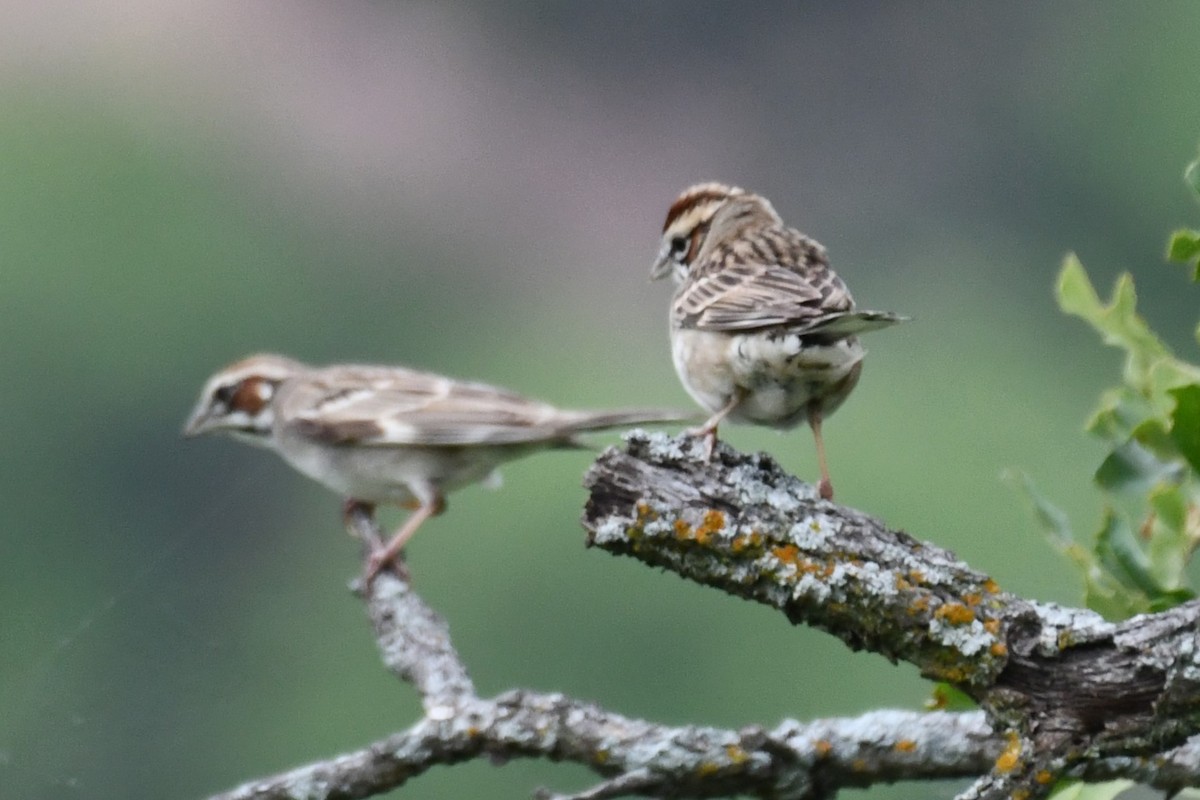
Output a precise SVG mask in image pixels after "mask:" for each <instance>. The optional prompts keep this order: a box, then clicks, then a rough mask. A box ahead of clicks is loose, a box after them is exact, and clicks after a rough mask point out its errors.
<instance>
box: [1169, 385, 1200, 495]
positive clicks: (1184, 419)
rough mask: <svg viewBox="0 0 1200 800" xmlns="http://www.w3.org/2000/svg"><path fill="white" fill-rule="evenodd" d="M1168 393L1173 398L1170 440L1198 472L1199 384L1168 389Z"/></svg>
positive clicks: (1199, 435)
mask: <svg viewBox="0 0 1200 800" xmlns="http://www.w3.org/2000/svg"><path fill="white" fill-rule="evenodd" d="M1170 395H1171V396H1172V397H1174V398H1175V410H1174V411H1173V412H1171V440H1172V441H1173V442H1175V446H1176V447H1178V448H1179V452H1180V454H1181V455H1182V456H1183V457H1184V458H1185V459H1187V462H1188V464H1190V465H1191V467H1192V470H1193V471H1194V472H1196V473H1200V384H1196V383H1191V384H1188V385H1187V386H1179V387H1176V388H1174V389H1171V390H1170Z"/></svg>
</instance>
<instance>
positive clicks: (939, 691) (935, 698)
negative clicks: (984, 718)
mask: <svg viewBox="0 0 1200 800" xmlns="http://www.w3.org/2000/svg"><path fill="white" fill-rule="evenodd" d="M925 708H927V709H928V710H930V711H970V710H972V709H976V708H979V704H978V703H976V702H975V701H974V700H972V699H971V696H970V695H969V694H967V693H966V692H964V691H963V690H962V689H959V688H957V687H955V686H954V685H953V684H949V683H936V684H934V686H933V695H932V696H931V697H930V698H929V699H928V700H926V701H925Z"/></svg>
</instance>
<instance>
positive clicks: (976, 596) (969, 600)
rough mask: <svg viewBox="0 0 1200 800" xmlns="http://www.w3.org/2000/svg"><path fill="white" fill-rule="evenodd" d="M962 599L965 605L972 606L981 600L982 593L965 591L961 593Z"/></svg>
mask: <svg viewBox="0 0 1200 800" xmlns="http://www.w3.org/2000/svg"><path fill="white" fill-rule="evenodd" d="M962 600H963V602H964V603H966V604H967V605H969V606H971V607H974V606H977V605H979V604H980V603H982V602H983V595H981V594H980V593H979V592H967V593H966V594H964V595H963V598H962Z"/></svg>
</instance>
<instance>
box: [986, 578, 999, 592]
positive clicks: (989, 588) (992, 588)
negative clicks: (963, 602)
mask: <svg viewBox="0 0 1200 800" xmlns="http://www.w3.org/2000/svg"><path fill="white" fill-rule="evenodd" d="M983 590H984V591H985V592H987V593H988V594H1000V584H998V583H996V582H995V581H994V580H992V579H991V578H988V579H987V580H986V581H984V582H983Z"/></svg>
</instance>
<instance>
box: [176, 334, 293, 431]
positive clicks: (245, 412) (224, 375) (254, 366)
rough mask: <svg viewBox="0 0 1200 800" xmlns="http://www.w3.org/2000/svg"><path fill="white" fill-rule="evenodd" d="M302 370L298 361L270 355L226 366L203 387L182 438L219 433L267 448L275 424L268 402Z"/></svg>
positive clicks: (273, 414) (271, 405) (252, 357)
mask: <svg viewBox="0 0 1200 800" xmlns="http://www.w3.org/2000/svg"><path fill="white" fill-rule="evenodd" d="M304 369H306V367H305V366H304V365H303V364H301V363H300V362H298V361H293V360H292V359H290V358H285V357H283V356H276V355H270V354H260V355H255V356H250V357H249V358H246V359H243V360H241V361H238V362H237V363H235V364H230V365H229V366H228V367H226V368H225V369H223V370H221V371H219V372H218V373H216V374H215V375H213V376H212V377H211V378H209V379H208V382H207V383H206V384H204V390H203V391H202V392H201V393H200V400H199V401H198V402H197V403H196V408H195V410H194V411H192V415H191V416H190V417H189V418H188V421H187V424H186V425H185V426H184V428H183V435H184V436H188V437H191V436H199V435H200V434H202V433H209V432H210V431H222V432H224V433H227V434H229V435H231V436H233V437H234V438H236V439H241V440H242V441H245V442H249V443H251V444H257V445H261V446H267V445H268V444H269V442H270V438H271V426H272V425H273V424H274V421H275V412H274V406H273V404H272V401H273V400H274V399H275V395H276V393H277V392H278V390H279V386H280V384H282V383H283V382H284V381H286V380H287V379H288V378H290V377H292V376H293V375H296V374H297V373H299V372H301V371H303V370H304Z"/></svg>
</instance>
